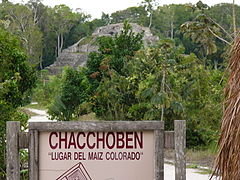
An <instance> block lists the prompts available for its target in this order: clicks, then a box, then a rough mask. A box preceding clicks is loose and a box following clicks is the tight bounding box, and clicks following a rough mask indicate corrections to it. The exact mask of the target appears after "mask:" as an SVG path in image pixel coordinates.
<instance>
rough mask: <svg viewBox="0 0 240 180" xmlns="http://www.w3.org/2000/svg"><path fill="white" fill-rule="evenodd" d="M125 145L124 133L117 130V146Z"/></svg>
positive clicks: (119, 147) (121, 147) (120, 147)
mask: <svg viewBox="0 0 240 180" xmlns="http://www.w3.org/2000/svg"><path fill="white" fill-rule="evenodd" d="M124 146H125V143H124V133H123V132H117V148H118V149H123V148H124Z"/></svg>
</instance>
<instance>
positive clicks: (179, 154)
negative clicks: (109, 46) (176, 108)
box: [174, 120, 186, 180]
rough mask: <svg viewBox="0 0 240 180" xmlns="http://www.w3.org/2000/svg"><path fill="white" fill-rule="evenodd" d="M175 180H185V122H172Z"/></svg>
mask: <svg viewBox="0 0 240 180" xmlns="http://www.w3.org/2000/svg"><path fill="white" fill-rule="evenodd" d="M174 131H175V180H186V156H185V149H186V121H183V120H176V121H174Z"/></svg>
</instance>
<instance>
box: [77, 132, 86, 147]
mask: <svg viewBox="0 0 240 180" xmlns="http://www.w3.org/2000/svg"><path fill="white" fill-rule="evenodd" d="M80 135H83V137H86V135H85V133H84V132H79V133H78V135H77V146H78V148H79V149H84V148H85V146H86V143H83V144H82V145H80V142H81V141H80Z"/></svg>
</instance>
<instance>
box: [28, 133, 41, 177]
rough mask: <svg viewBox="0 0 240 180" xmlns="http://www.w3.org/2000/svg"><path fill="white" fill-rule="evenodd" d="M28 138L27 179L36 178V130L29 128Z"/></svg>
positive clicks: (37, 163)
mask: <svg viewBox="0 0 240 180" xmlns="http://www.w3.org/2000/svg"><path fill="white" fill-rule="evenodd" d="M29 133H30V137H29V138H30V139H29V179H30V180H38V178H39V177H38V173H39V172H38V170H39V169H38V167H39V159H38V148H39V147H38V131H37V130H30V131H29Z"/></svg>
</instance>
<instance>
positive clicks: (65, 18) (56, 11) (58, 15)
mask: <svg viewBox="0 0 240 180" xmlns="http://www.w3.org/2000/svg"><path fill="white" fill-rule="evenodd" d="M49 13H50V14H49V16H50V18H51V20H52V21H51V24H50V27H51V29H52V30H53V31H54V32H55V34H56V36H57V46H56V49H57V56H58V55H59V53H60V52H61V51H62V48H63V44H64V35H65V34H66V33H68V32H69V31H70V29H71V28H72V27H73V26H74V23H76V22H77V21H79V20H80V19H81V18H82V16H83V14H79V13H74V12H72V10H71V9H70V8H69V7H68V6H66V5H57V6H55V7H54V8H53V9H49Z"/></svg>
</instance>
